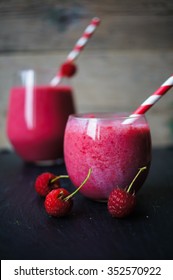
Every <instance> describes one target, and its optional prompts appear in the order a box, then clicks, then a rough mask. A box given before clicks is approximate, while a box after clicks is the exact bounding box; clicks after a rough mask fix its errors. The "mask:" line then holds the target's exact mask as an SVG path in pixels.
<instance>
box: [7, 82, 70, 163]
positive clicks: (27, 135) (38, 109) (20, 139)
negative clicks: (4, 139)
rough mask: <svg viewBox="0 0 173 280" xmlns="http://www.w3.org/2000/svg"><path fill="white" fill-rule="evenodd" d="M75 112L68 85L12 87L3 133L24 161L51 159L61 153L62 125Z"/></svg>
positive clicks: (63, 125)
mask: <svg viewBox="0 0 173 280" xmlns="http://www.w3.org/2000/svg"><path fill="white" fill-rule="evenodd" d="M74 112H75V109H74V104H73V98H72V88H71V87H69V86H63V85H59V86H57V87H51V86H49V85H47V86H46V85H45V86H34V87H33V88H32V91H31V89H29V92H28V93H27V92H26V88H25V87H13V88H12V89H11V92H10V100H9V108H8V114H7V135H8V137H9V140H10V142H11V144H12V146H13V147H14V149H15V151H16V153H17V154H18V155H19V156H21V158H22V159H24V160H25V161H31V162H35V161H42V162H43V161H51V160H55V159H58V158H62V157H63V137H64V129H65V125H66V122H67V119H68V116H69V114H72V113H74Z"/></svg>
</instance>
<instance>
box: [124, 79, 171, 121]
mask: <svg viewBox="0 0 173 280" xmlns="http://www.w3.org/2000/svg"><path fill="white" fill-rule="evenodd" d="M172 86H173V75H172V76H171V77H169V78H168V79H167V80H166V81H165V82H164V83H163V84H162V85H161V86H160V87H159V88H158V89H157V90H156V91H155V92H154V93H153V94H152V95H151V96H149V97H148V98H147V99H146V100H145V101H144V102H143V103H142V104H141V105H140V106H139V107H138V108H137V109H136V110H135V111H134V112H133V113H132V114H131V115H130V116H129V117H128V118H127V119H125V121H123V124H131V123H133V122H134V121H135V120H136V119H138V118H139V117H140V116H141V115H143V114H145V113H146V112H147V111H148V110H149V109H150V108H151V107H152V106H153V105H154V104H155V103H156V102H157V101H158V100H159V99H160V98H161V97H162V96H163V95H164V94H165V93H166V92H167V91H168V90H169V89H170V88H172Z"/></svg>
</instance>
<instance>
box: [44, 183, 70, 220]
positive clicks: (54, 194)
mask: <svg viewBox="0 0 173 280" xmlns="http://www.w3.org/2000/svg"><path fill="white" fill-rule="evenodd" d="M68 195H70V193H69V192H68V191H67V190H66V189H64V188H59V189H56V190H52V191H51V192H50V193H49V194H48V195H47V196H46V199H45V203H44V205H45V209H46V212H47V213H48V214H49V215H51V216H54V217H62V216H65V215H67V214H68V213H69V212H70V210H71V208H72V206H73V200H72V199H71V198H69V199H68ZM65 198H67V199H65Z"/></svg>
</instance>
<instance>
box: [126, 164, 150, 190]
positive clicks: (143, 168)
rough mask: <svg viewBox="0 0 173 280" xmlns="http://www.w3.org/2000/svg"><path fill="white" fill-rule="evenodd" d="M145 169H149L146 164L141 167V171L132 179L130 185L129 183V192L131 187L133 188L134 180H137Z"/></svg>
mask: <svg viewBox="0 0 173 280" xmlns="http://www.w3.org/2000/svg"><path fill="white" fill-rule="evenodd" d="M145 169H147V167H146V166H144V167H141V168H139V171H138V173H137V174H136V176H135V178H134V179H133V180H132V182H131V183H130V185H129V187H128V189H127V192H130V189H131V187H132V185H133V184H134V182H135V181H136V179H137V177H138V176H139V174H140V173H141V172H142V171H144V170H145Z"/></svg>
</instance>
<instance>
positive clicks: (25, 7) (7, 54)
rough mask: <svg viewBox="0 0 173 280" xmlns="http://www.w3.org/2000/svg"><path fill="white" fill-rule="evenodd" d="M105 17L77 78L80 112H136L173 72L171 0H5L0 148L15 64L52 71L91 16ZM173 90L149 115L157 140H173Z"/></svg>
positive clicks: (0, 32) (0, 37)
mask: <svg viewBox="0 0 173 280" xmlns="http://www.w3.org/2000/svg"><path fill="white" fill-rule="evenodd" d="M94 16H98V17H100V18H101V20H102V22H101V25H100V26H99V28H98V29H97V31H96V33H95V35H94V36H93V37H92V38H91V40H90V41H89V43H88V45H87V46H86V48H85V50H84V51H83V52H82V53H81V55H80V57H79V59H78V68H79V71H78V74H77V75H76V76H75V77H74V78H73V79H72V81H71V83H72V85H73V87H74V97H75V101H76V107H77V111H78V112H84V111H116V110H123V111H126V110H127V111H130V112H131V111H133V110H134V109H135V108H136V107H137V106H138V105H139V104H140V103H141V102H142V101H144V100H145V99H146V97H148V96H149V95H150V94H151V93H152V92H154V90H156V89H157V88H158V87H159V86H160V85H161V84H162V83H163V82H164V81H165V80H166V79H167V78H168V77H169V76H170V75H172V73H173V28H172V26H173V2H172V1H171V0H133V1H130V0H107V1H103V0H93V1H89V0H81V1H80V0H75V1H71V0H49V1H47V0H43V1H40V0H30V1H27V0H23V1H19V0H1V1H0V129H1V132H0V148H3V147H10V143H9V141H8V139H7V137H6V132H5V124H6V123H5V122H6V115H7V112H8V96H9V88H10V86H11V85H12V83H13V79H14V74H15V73H16V71H18V70H20V69H23V68H31V67H32V68H37V69H41V68H45V69H46V71H48V72H49V77H53V75H54V73H55V72H56V70H57V68H58V66H59V65H60V63H61V62H63V61H64V59H65V58H66V56H67V54H68V52H69V51H70V50H71V48H72V47H73V45H74V43H75V42H76V40H77V39H78V38H79V37H80V36H81V34H82V32H83V30H84V29H85V27H86V26H87V25H88V23H89V22H90V20H91V18H92V17H94ZM172 96H173V94H172V92H171V91H170V92H169V93H168V94H167V95H166V96H165V97H164V98H163V99H162V100H161V101H159V103H157V104H156V105H155V106H154V107H153V108H152V109H151V110H150V111H149V112H148V114H147V117H148V121H149V123H150V126H151V133H152V139H153V145H155V146H163V145H172V143H173V114H172V108H173V97H172Z"/></svg>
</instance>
